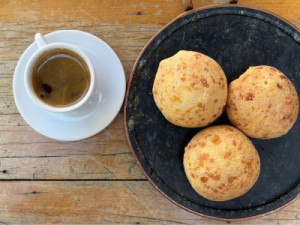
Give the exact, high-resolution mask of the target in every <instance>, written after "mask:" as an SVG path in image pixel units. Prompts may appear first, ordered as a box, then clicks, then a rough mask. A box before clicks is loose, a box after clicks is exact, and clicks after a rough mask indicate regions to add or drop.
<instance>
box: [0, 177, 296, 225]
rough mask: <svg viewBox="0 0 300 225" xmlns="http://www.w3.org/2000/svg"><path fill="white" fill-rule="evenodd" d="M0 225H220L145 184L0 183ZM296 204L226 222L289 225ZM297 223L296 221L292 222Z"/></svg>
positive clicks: (126, 182)
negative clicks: (182, 207)
mask: <svg viewBox="0 0 300 225" xmlns="http://www.w3.org/2000/svg"><path fill="white" fill-rule="evenodd" d="M0 185H1V189H0V218H1V219H0V223H4V224H11V223H18V224H19V223H20V224H25V223H65V224H70V223H78V222H79V221H80V223H94V224H96V223H97V224H98V223H102V224H108V223H114V224H116V223H122V224H129V223H135V224H138V223H142V224H144V223H150V224H177V223H179V224H226V223H225V222H222V221H217V220H212V219H206V218H204V217H200V216H197V215H195V214H192V213H189V212H187V211H185V210H183V209H181V208H180V207H178V206H176V205H175V204H173V203H171V202H170V201H169V200H167V199H166V198H164V197H162V196H161V194H159V193H158V192H157V191H156V190H155V189H154V188H153V187H152V186H151V185H150V184H149V183H148V182H147V181H138V182H137V181H124V182H109V181H106V182H104V181H103V182H1V183H0ZM299 207H300V202H299V201H296V202H294V203H292V204H291V205H289V206H287V207H286V208H284V209H282V210H280V211H279V212H276V213H274V214H271V215H268V216H265V217H262V218H260V219H255V220H248V221H241V222H231V223H232V224H291V221H296V220H298V213H299ZM298 221H299V220H298Z"/></svg>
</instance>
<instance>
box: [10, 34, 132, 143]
mask: <svg viewBox="0 0 300 225" xmlns="http://www.w3.org/2000/svg"><path fill="white" fill-rule="evenodd" d="M45 38H46V40H47V41H48V43H52V42H67V43H70V44H74V45H76V46H78V47H80V48H81V49H83V50H84V51H85V52H86V53H87V55H88V56H89V57H90V58H91V60H92V62H93V64H94V67H95V72H96V86H97V89H98V90H99V93H98V99H99V100H98V101H95V104H94V106H95V107H94V109H93V110H92V111H91V112H90V113H88V114H87V115H84V116H80V117H79V116H78V117H68V116H65V115H60V114H55V113H50V112H47V111H44V110H42V109H40V108H38V107H37V106H36V105H35V104H34V103H33V102H32V101H31V100H30V98H29V96H28V95H27V92H26V90H25V86H24V69H25V64H26V62H27V60H28V59H29V58H30V56H31V55H32V54H33V53H34V52H35V50H36V49H37V45H36V43H35V42H34V43H32V44H31V45H30V46H29V47H28V48H27V49H26V50H25V52H24V53H23V55H22V56H21V58H20V60H19V62H18V64H17V67H16V69H15V73H14V79H13V94H14V98H15V102H16V105H17V107H18V110H19V112H20V113H21V115H22V117H23V118H24V119H25V121H26V122H27V123H28V124H29V125H30V126H31V127H32V128H33V129H35V130H36V131H37V132H39V133H41V134H43V135H45V136H47V137H49V138H53V139H56V140H61V141H75V140H80V139H84V138H87V137H90V136H93V135H95V134H97V133H98V132H100V131H102V130H103V129H104V128H106V127H107V126H108V125H109V124H110V123H111V122H112V121H113V119H114V118H115V117H116V116H117V114H118V112H119V111H120V108H121V106H122V103H123V100H124V96H125V90H126V79H125V74H124V69H123V67H122V64H121V62H120V60H119V58H118V56H117V55H116V54H115V52H114V51H113V50H112V49H111V48H110V47H109V45H107V44H106V43H105V42H104V41H102V40H101V39H99V38H98V37H96V36H94V35H92V34H89V33H86V32H82V31H77V30H61V31H55V32H53V33H50V34H47V35H45Z"/></svg>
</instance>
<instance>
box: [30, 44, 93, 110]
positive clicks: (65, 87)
mask: <svg viewBox="0 0 300 225" xmlns="http://www.w3.org/2000/svg"><path fill="white" fill-rule="evenodd" d="M90 82H91V77H90V71H89V69H88V66H87V64H86V62H85V61H84V60H83V59H82V57H81V56H79V55H78V54H76V53H75V52H73V51H71V50H68V49H53V50H50V51H48V52H45V53H44V54H43V55H41V56H40V57H39V59H38V60H37V62H36V64H35V66H34V67H33V72H32V84H33V88H34V91H35V93H36V95H37V96H38V98H39V99H41V100H42V101H43V102H45V103H46V104H48V105H51V106H54V107H68V106H71V105H74V104H76V103H77V102H78V101H80V100H81V99H82V98H83V97H84V96H85V94H86V93H87V92H88V89H89V87H90Z"/></svg>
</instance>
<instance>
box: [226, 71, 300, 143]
mask: <svg viewBox="0 0 300 225" xmlns="http://www.w3.org/2000/svg"><path fill="white" fill-rule="evenodd" d="M298 111H299V100H298V95H297V92H296V89H295V87H294V86H293V84H292V83H291V81H290V80H289V79H288V78H287V77H286V76H285V75H284V74H283V73H282V72H280V71H279V70H277V69H275V68H274V67H271V66H255V67H250V68H249V69H248V70H247V71H246V72H245V73H244V74H242V75H241V76H240V77H239V78H238V79H236V80H234V81H233V82H231V83H230V85H229V88H228V99H227V110H226V112H227V115H228V118H229V120H230V121H231V122H232V124H233V125H234V126H236V127H237V128H239V129H240V130H241V131H243V132H244V133H245V134H246V135H248V136H250V137H254V138H261V139H267V138H276V137H280V136H282V135H284V134H286V133H287V132H288V131H289V130H290V129H291V128H292V126H293V125H294V123H295V121H296V119H297V117H298Z"/></svg>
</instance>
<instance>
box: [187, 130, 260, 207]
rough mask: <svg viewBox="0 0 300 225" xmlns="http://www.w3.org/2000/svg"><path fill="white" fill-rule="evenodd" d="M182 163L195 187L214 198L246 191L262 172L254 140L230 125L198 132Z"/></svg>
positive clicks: (233, 195) (189, 145)
mask: <svg viewBox="0 0 300 225" xmlns="http://www.w3.org/2000/svg"><path fill="white" fill-rule="evenodd" d="M183 165H184V170H185V173H186V176H187V178H188V180H189V182H190V184H191V185H192V187H193V188H194V190H195V191H196V192H197V193H198V194H200V195H201V196H203V197H204V198H207V199H209V200H213V201H226V200H231V199H234V198H237V197H239V196H241V195H243V194H245V193H246V192H247V191H248V190H249V189H250V188H251V187H252V186H253V185H254V183H255V182H256V180H257V178H258V176H259V173H260V158H259V155H258V153H257V151H256V149H255V147H254V146H253V144H252V142H251V141H250V140H249V139H248V137H247V136H245V135H244V134H243V133H242V132H241V131H239V130H238V129H236V128H234V127H232V126H228V125H219V126H211V127H208V128H206V129H204V130H202V131H200V132H199V133H197V134H196V135H195V136H194V137H193V138H192V140H191V141H190V142H189V143H188V145H187V146H186V148H185V153H184V159H183Z"/></svg>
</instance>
